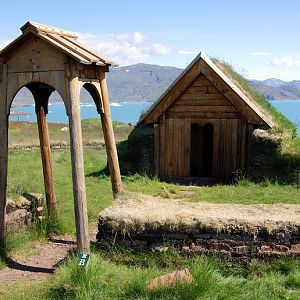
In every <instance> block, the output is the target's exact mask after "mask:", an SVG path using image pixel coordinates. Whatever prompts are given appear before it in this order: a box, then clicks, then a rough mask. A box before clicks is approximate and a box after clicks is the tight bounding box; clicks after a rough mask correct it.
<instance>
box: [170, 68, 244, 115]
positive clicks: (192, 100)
mask: <svg viewBox="0 0 300 300" xmlns="http://www.w3.org/2000/svg"><path fill="white" fill-rule="evenodd" d="M166 117H170V118H201V119H228V118H229V119H237V118H239V117H240V113H239V111H238V110H237V109H236V108H235V107H234V106H233V105H232V103H231V102H230V101H229V100H228V99H227V98H226V97H225V96H224V95H223V94H222V93H221V92H220V91H219V90H218V89H217V88H216V87H215V86H214V85H213V84H212V83H211V82H210V81H209V80H208V79H207V77H206V76H205V75H203V74H200V75H199V76H198V77H197V78H196V79H195V80H194V81H193V82H192V84H191V85H190V86H189V87H188V88H187V89H186V90H185V91H184V92H183V93H182V94H181V95H180V96H179V97H178V98H177V99H176V100H175V101H174V102H173V104H172V105H171V106H170V107H169V108H168V110H167V111H166Z"/></svg>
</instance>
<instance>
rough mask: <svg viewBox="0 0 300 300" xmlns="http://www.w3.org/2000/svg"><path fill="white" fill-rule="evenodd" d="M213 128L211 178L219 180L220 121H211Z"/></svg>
mask: <svg viewBox="0 0 300 300" xmlns="http://www.w3.org/2000/svg"><path fill="white" fill-rule="evenodd" d="M213 126H214V137H213V167H212V177H214V178H219V165H220V162H219V161H220V155H219V149H220V120H218V119H214V120H213Z"/></svg>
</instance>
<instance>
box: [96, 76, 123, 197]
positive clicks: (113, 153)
mask: <svg viewBox="0 0 300 300" xmlns="http://www.w3.org/2000/svg"><path fill="white" fill-rule="evenodd" d="M100 87H101V91H99V95H102V103H103V109H104V113H102V114H100V116H101V121H102V130H103V136H104V141H105V148H106V154H107V162H108V167H109V173H110V178H111V184H112V191H113V195H114V196H115V197H116V196H117V195H118V193H120V192H122V191H123V190H124V189H123V185H122V180H121V172H120V166H119V159H118V153H117V147H116V142H115V136H114V131H113V126H112V120H111V114H110V105H109V98H108V90H107V83H106V77H105V73H103V75H102V77H101V78H100Z"/></svg>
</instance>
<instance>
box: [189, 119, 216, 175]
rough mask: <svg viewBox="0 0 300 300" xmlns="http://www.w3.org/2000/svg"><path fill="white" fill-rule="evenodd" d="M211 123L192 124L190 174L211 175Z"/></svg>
mask: <svg viewBox="0 0 300 300" xmlns="http://www.w3.org/2000/svg"><path fill="white" fill-rule="evenodd" d="M213 131H214V130H213V125H212V124H205V125H204V126H201V125H200V124H192V127H191V157H190V176H192V177H211V176H212V162H213Z"/></svg>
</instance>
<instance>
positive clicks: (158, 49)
mask: <svg viewBox="0 0 300 300" xmlns="http://www.w3.org/2000/svg"><path fill="white" fill-rule="evenodd" d="M152 49H153V52H154V53H155V54H158V55H160V54H167V53H169V52H170V49H169V48H168V47H167V46H164V45H162V44H153V45H152Z"/></svg>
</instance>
